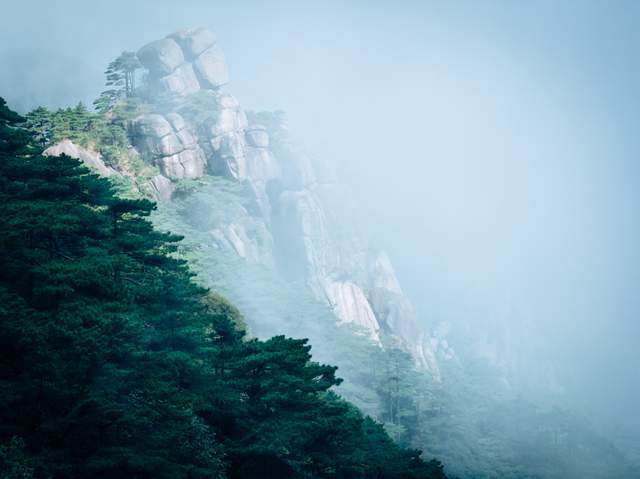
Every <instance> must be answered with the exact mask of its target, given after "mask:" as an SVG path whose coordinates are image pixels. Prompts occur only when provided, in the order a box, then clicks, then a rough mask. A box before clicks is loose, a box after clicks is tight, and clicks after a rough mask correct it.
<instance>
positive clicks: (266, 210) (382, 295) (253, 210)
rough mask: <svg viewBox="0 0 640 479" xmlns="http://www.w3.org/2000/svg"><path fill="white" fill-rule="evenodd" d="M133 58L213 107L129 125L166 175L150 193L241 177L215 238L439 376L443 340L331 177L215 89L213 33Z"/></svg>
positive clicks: (175, 37)
mask: <svg viewBox="0 0 640 479" xmlns="http://www.w3.org/2000/svg"><path fill="white" fill-rule="evenodd" d="M138 56H139V58H140V61H141V63H142V64H143V65H144V66H145V67H146V68H147V69H148V71H149V87H150V91H151V92H152V93H154V94H170V95H173V96H174V97H178V98H179V97H181V96H186V95H190V94H193V93H196V92H200V93H198V94H199V95H204V96H203V97H201V98H203V99H204V100H206V105H208V106H207V108H208V109H209V110H210V111H208V110H207V111H206V112H205V115H204V118H205V119H204V120H203V119H202V118H200V119H199V120H198V121H197V122H196V121H195V120H193V118H191V119H190V118H188V117H185V116H183V115H181V114H178V113H177V112H171V113H168V114H146V115H142V116H140V117H139V118H137V119H136V120H135V121H134V122H133V125H132V128H131V131H132V140H133V143H134V145H135V146H136V148H137V149H138V151H140V153H141V155H142V156H143V157H144V158H145V159H147V161H149V162H151V163H153V164H155V165H157V166H158V167H159V168H160V171H161V173H162V175H160V176H158V177H156V178H154V179H153V181H152V183H151V184H152V189H153V190H154V196H155V197H156V198H158V199H162V200H167V199H169V198H170V197H171V195H172V193H173V190H174V186H173V183H172V181H173V180H179V179H194V178H199V177H201V176H203V175H204V174H205V173H209V174H212V175H221V176H225V177H227V178H229V179H231V180H235V181H239V182H243V183H245V184H246V185H247V186H248V188H249V191H250V192H251V196H252V201H251V204H250V205H248V206H247V208H246V209H244V208H243V209H242V211H239V212H236V215H235V218H234V219H233V220H232V221H230V222H229V221H227V222H224V223H221V224H218V225H217V226H215V227H213V228H212V229H210V230H209V233H210V235H211V238H212V241H213V242H214V243H216V244H217V245H218V247H225V248H227V249H228V250H229V251H233V253H234V254H236V255H238V256H239V257H241V258H244V259H246V260H247V261H252V262H256V263H261V264H274V265H277V268H278V270H279V271H280V274H282V275H283V276H284V277H286V278H290V279H292V280H295V281H300V280H302V281H306V283H307V284H308V285H309V287H310V288H311V290H312V291H313V293H314V295H315V297H316V298H317V299H319V300H321V301H323V302H325V303H326V304H327V305H328V306H330V308H331V309H332V310H333V312H334V315H335V317H336V320H337V321H338V322H340V323H351V324H355V325H357V326H359V327H360V328H362V330H363V331H364V332H365V334H367V335H368V336H369V337H370V338H372V339H373V340H374V341H379V335H380V334H381V333H385V334H387V335H390V336H391V337H392V338H395V341H396V343H397V344H398V345H399V346H400V347H402V348H403V349H405V350H406V351H408V352H410V353H411V354H412V355H413V357H414V358H415V360H416V363H417V364H418V365H419V366H420V367H423V368H425V369H429V370H430V371H432V372H433V374H434V375H435V376H436V377H437V375H438V361H437V359H436V353H437V351H438V350H439V349H441V347H442V345H441V344H440V343H439V342H438V341H437V340H434V339H433V338H432V337H430V336H429V335H427V334H426V332H425V331H424V330H422V328H420V327H419V325H418V323H417V321H416V319H415V313H414V311H413V308H412V306H411V304H410V302H409V301H408V299H407V298H406V296H405V295H404V294H403V292H402V289H401V287H400V284H399V282H398V280H397V278H396V275H395V272H394V271H393V267H392V265H391V262H390V261H389V258H388V257H387V256H386V255H385V254H383V253H379V252H378V253H375V252H374V253H373V254H372V253H371V252H370V251H369V249H368V247H367V245H366V243H365V242H363V241H362V240H361V239H360V238H359V235H358V234H357V231H356V229H355V228H354V227H353V225H352V219H353V217H351V218H347V219H343V218H342V217H347V215H345V213H344V212H343V211H342V210H345V206H346V203H347V202H346V201H345V195H344V192H343V191H341V189H340V188H339V187H338V186H337V185H338V184H339V179H338V178H337V175H336V174H335V173H331V172H329V171H317V170H316V168H314V166H313V165H312V162H311V161H310V159H309V158H308V156H306V155H305V154H304V153H302V152H300V151H298V150H296V148H295V147H294V146H293V145H292V144H291V143H290V141H289V139H288V131H287V128H286V125H285V124H284V123H283V121H282V120H281V118H280V117H278V116H277V115H276V116H273V115H272V116H269V115H266V116H265V115H263V116H262V117H259V118H253V119H252V120H251V121H249V120H248V118H247V115H246V114H245V112H244V111H243V110H242V109H241V107H240V104H239V103H238V101H237V100H236V99H235V98H234V97H233V96H231V95H229V94H227V93H223V92H222V91H221V90H220V88H221V87H222V86H223V85H225V84H226V83H227V81H228V72H227V66H226V63H225V58H224V54H223V52H222V50H221V49H220V47H219V46H218V45H217V43H216V37H215V35H214V34H213V33H211V32H210V31H208V30H206V29H202V28H198V29H190V30H181V31H178V32H175V33H172V34H171V35H169V36H168V37H167V38H164V39H162V40H158V41H155V42H151V43H150V44H148V45H146V46H144V47H143V48H141V49H140V51H139V52H138ZM174 104H177V105H179V104H180V103H179V102H178V103H174ZM178 109H180V107H179V106H178ZM180 111H182V110H180ZM185 115H186V113H185ZM258 116H260V115H258ZM265 122H266V123H265ZM196 123H197V124H196Z"/></svg>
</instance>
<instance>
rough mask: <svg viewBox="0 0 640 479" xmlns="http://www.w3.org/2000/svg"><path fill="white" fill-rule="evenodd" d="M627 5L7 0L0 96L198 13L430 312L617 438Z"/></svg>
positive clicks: (632, 424)
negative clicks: (337, 181)
mask: <svg viewBox="0 0 640 479" xmlns="http://www.w3.org/2000/svg"><path fill="white" fill-rule="evenodd" d="M639 22H640V4H639V3H637V2H633V1H628V2H623V1H618V2H601V1H587V0H583V1H575V2H553V1H549V2H546V1H535V2H533V1H531V2H488V1H486V2H485V1H483V2H478V1H469V2H463V1H460V2H417V1H416V2H410V1H402V2H364V1H363V2H349V3H348V4H347V2H313V3H312V2H249V1H242V2H231V1H225V2H223V1H202V2H196V1H191V2H186V1H181V2H178V1H158V0H155V1H119V0H118V1H112V2H87V1H80V0H77V1H56V2H50V1H45V0H41V1H22V2H12V3H11V4H8V3H7V4H5V5H3V7H2V24H3V26H2V29H1V30H0V65H2V68H1V69H0V95H2V96H4V97H6V98H7V100H8V102H9V104H10V105H11V106H12V107H14V108H17V109H19V110H22V111H25V110H28V109H30V108H33V107H35V106H37V105H40V104H45V105H47V106H50V107H58V106H67V105H69V104H73V103H76V102H78V101H80V100H82V101H84V102H86V103H88V104H90V103H91V101H92V99H93V98H95V97H96V96H97V94H98V93H99V92H100V91H101V89H102V83H103V75H102V71H103V70H104V68H105V66H106V65H107V64H108V63H109V61H111V60H112V59H113V58H114V57H116V56H117V55H118V54H119V53H120V52H121V51H123V50H127V49H128V50H135V49H136V48H137V47H138V46H140V45H142V44H144V43H146V42H148V41H150V40H153V39H155V38H160V37H162V36H164V35H166V33H167V32H170V31H173V30H175V29H177V28H179V27H182V26H193V25H203V26H206V27H209V28H211V29H212V30H214V31H215V32H216V33H217V35H218V38H219V42H220V45H221V46H222V48H223V49H224V51H225V54H226V57H227V62H228V64H229V69H230V75H231V80H230V84H229V86H228V87H227V90H228V91H230V92H232V93H233V94H234V95H235V96H236V97H237V98H238V99H239V100H240V102H241V104H242V106H243V107H245V108H248V109H254V110H260V109H269V110H272V109H282V110H285V111H286V112H287V116H288V118H289V123H290V125H291V129H292V130H293V132H294V133H295V134H296V136H297V137H298V138H299V139H300V141H301V142H302V143H304V145H305V147H306V148H307V150H308V151H309V152H311V154H312V155H313V156H314V157H316V158H317V159H318V160H319V161H329V162H331V163H332V164H333V165H334V167H335V168H336V170H337V172H338V173H339V176H340V178H341V181H343V182H345V183H346V184H347V185H349V187H350V188H351V189H352V191H353V195H354V198H355V201H356V204H357V205H358V208H359V211H360V212H361V215H362V217H361V218H360V220H361V223H362V224H364V225H365V228H366V229H368V230H369V234H370V235H371V236H372V237H373V238H374V240H375V241H376V242H377V243H378V244H379V245H380V246H382V247H384V248H385V249H386V250H387V251H388V252H389V255H390V257H391V259H392V260H393V262H394V264H395V265H396V269H397V273H398V276H399V278H400V281H401V283H402V285H403V287H404V289H405V292H406V293H408V295H409V297H410V298H411V300H412V301H413V303H414V305H415V307H416V309H417V311H418V313H419V317H420V320H421V322H423V324H424V325H425V327H427V328H429V329H430V330H432V331H440V332H446V334H447V335H448V337H450V338H451V343H452V344H453V346H454V347H456V344H459V345H460V346H459V347H460V348H466V347H470V346H469V344H472V343H473V344H475V346H473V347H475V348H476V349H477V348H478V344H481V345H484V346H483V348H484V349H483V350H482V351H480V353H481V354H485V355H487V356H491V357H495V355H498V356H501V358H499V359H500V360H503V359H504V360H505V361H507V362H510V363H511V364H516V365H517V371H515V372H514V373H513V374H514V377H515V380H516V382H517V384H518V385H519V387H521V388H522V389H523V391H526V392H527V393H530V394H532V395H534V396H536V395H539V396H542V397H543V398H544V397H545V396H546V395H548V394H549V393H550V392H553V393H558V394H560V395H562V396H563V397H565V398H568V400H570V401H571V403H572V404H573V405H574V406H575V407H576V408H577V409H579V410H580V411H582V412H584V413H585V414H587V415H589V417H591V418H592V419H593V420H594V421H595V422H596V423H597V424H598V425H599V427H601V428H603V429H605V430H607V431H609V432H612V433H613V434H619V433H620V432H621V431H623V430H624V431H627V432H628V431H637V430H639V429H640V415H638V414H637V410H636V407H637V405H638V404H640V352H639V351H638V345H639V343H640V291H639V287H640V247H639V245H640V197H639V194H640V193H639V191H640V135H639V134H638V131H637V130H638V125H639V124H640V93H638V88H639V85H640V55H639V54H638V53H639V47H640V36H639V34H638V31H637V26H638V24H639ZM481 349H482V348H481ZM505 358H506V359H505ZM498 362H499V361H498Z"/></svg>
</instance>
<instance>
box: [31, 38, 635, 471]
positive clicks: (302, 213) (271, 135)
mask: <svg viewBox="0 0 640 479" xmlns="http://www.w3.org/2000/svg"><path fill="white" fill-rule="evenodd" d="M132 55H133V54H132ZM134 56H135V57H137V58H139V60H140V62H141V65H142V66H143V67H144V70H145V71H144V75H142V77H143V78H146V82H144V83H143V84H142V86H141V87H139V88H137V89H135V90H133V91H119V92H116V93H117V94H116V95H115V97H114V98H113V99H112V100H109V98H110V97H109V95H111V94H109V95H107V97H106V98H107V100H109V101H107V107H106V108H103V109H102V111H101V113H100V114H92V113H88V112H87V111H86V109H84V110H83V108H81V107H80V106H79V107H76V108H75V109H67V110H63V111H61V112H57V113H55V114H54V115H52V116H51V117H49V116H47V115H46V114H43V115H40V114H38V113H37V111H36V112H34V114H30V121H31V124H32V128H33V129H34V131H35V132H39V131H42V132H43V133H42V135H41V140H42V142H43V143H44V144H46V145H53V147H52V149H50V150H48V152H49V153H52V154H56V152H60V151H64V152H69V153H70V154H74V156H77V157H78V158H81V159H83V161H85V162H86V163H87V164H89V165H90V166H92V167H94V168H98V169H99V170H100V169H102V170H103V171H104V172H105V173H108V174H109V175H110V178H111V180H112V181H114V182H115V183H116V184H118V185H120V187H121V191H122V192H123V194H126V195H137V196H139V195H143V196H146V197H152V198H154V199H156V200H157V201H158V202H159V206H158V210H157V212H155V213H154V214H153V221H154V222H155V224H156V225H158V227H159V228H161V229H162V230H166V231H171V232H174V233H178V234H182V235H184V236H185V240H184V242H183V243H182V246H181V247H180V249H179V251H178V254H179V255H180V256H181V257H183V258H186V259H188V260H189V262H190V264H191V265H192V268H193V269H194V271H195V272H197V274H198V276H197V279H198V281H199V282H200V283H201V284H203V285H205V286H207V287H211V288H213V289H214V290H215V291H218V292H221V293H223V294H224V295H225V296H227V297H228V298H230V299H231V300H232V301H233V303H234V304H236V305H237V306H238V308H239V309H240V311H241V312H242V314H243V315H244V317H245V318H246V321H247V323H248V325H249V330H250V334H252V335H254V336H256V337H259V338H267V337H270V336H272V335H274V334H282V333H286V334H289V335H292V336H295V337H307V338H310V340H311V343H312V344H313V345H314V349H313V353H314V359H316V360H321V361H326V362H330V363H332V364H337V365H338V366H339V368H340V369H339V371H340V375H341V377H344V378H345V382H344V383H343V384H342V385H340V387H339V389H338V390H339V392H340V393H341V394H342V395H344V396H345V397H347V398H349V399H350V400H351V401H353V402H354V403H355V404H357V405H358V406H359V407H361V408H362V409H363V410H364V411H365V412H366V413H368V414H370V415H371V416H372V417H374V418H376V419H378V420H380V421H382V422H383V423H384V424H385V427H386V429H387V431H389V432H390V433H391V435H392V436H393V437H394V438H395V439H396V440H398V441H400V442H402V443H405V444H411V445H414V446H418V447H420V448H423V449H425V452H426V454H427V455H428V456H438V457H442V458H446V462H448V463H450V466H449V467H450V468H451V469H450V470H451V471H452V472H453V473H454V474H457V475H461V476H462V477H476V478H498V477H499V478H522V477H532V478H533V477H548V478H556V477H583V476H584V474H585V472H589V473H591V474H592V475H594V477H627V476H628V474H627V465H626V464H625V461H624V458H622V457H621V456H620V455H619V454H618V453H617V451H615V450H614V449H611V448H607V446H606V441H602V440H601V439H600V438H598V437H597V434H595V433H594V432H593V431H592V430H590V429H589V427H588V424H585V423H584V422H583V421H581V420H580V418H577V417H574V416H573V415H571V414H568V413H567V412H566V411H558V410H555V409H553V408H552V407H539V406H536V405H534V404H531V403H529V402H527V401H526V400H522V399H521V398H519V397H518V391H517V390H516V389H515V388H511V387H505V386H504V384H502V382H501V381H500V380H499V378H501V377H502V376H503V375H501V374H500V371H496V367H495V365H494V364H491V363H490V362H488V364H485V362H484V361H485V359H486V358H483V356H482V355H478V356H473V359H472V360H469V358H470V357H471V356H470V355H467V356H464V357H463V356H462V352H461V354H460V358H459V357H458V356H457V355H456V353H454V351H453V350H452V349H451V347H450V346H449V344H448V342H447V341H446V340H445V339H444V338H441V337H433V336H432V335H430V334H429V331H426V330H424V329H422V328H421V327H419V325H418V323H417V321H416V318H415V313H414V311H413V308H412V307H411V303H410V301H409V300H408V299H407V297H406V296H405V295H404V294H403V291H402V288H401V286H400V284H399V281H398V279H397V278H396V276H395V273H394V271H393V266H392V265H391V262H390V261H389V258H388V257H387V256H386V255H385V254H384V252H381V251H378V250H376V249H375V248H373V247H371V245H370V244H369V242H368V241H367V240H366V238H365V237H363V236H362V235H361V234H359V231H358V227H357V225H356V224H355V223H356V221H355V219H356V218H357V216H358V215H357V210H356V211H355V212H354V211H353V208H352V207H351V202H350V200H349V195H348V192H345V191H344V190H343V189H342V188H341V187H340V178H339V175H336V174H335V173H332V172H330V171H326V168H323V166H324V165H323V164H322V163H321V164H314V163H313V162H312V161H311V160H310V159H309V157H308V156H307V155H306V154H305V153H304V152H303V151H302V150H301V149H300V148H299V147H297V146H296V145H295V144H293V143H292V142H291V141H290V139H289V133H288V128H287V125H286V122H285V121H284V118H283V115H282V114H281V113H277V112H251V111H244V110H243V109H242V108H241V107H240V104H239V102H238V101H237V100H236V99H235V98H234V97H233V96H231V95H230V94H228V93H226V90H225V88H226V84H227V82H228V72H227V68H226V65H225V62H224V55H223V53H222V51H221V49H220V48H219V46H218V45H217V41H216V39H215V36H214V35H213V34H212V33H210V32H207V31H206V30H204V29H195V30H187V31H181V32H176V33H174V34H171V35H169V36H168V37H167V38H164V39H161V40H158V41H155V42H152V43H150V44H149V45H146V46H144V47H143V48H141V49H140V50H139V52H138V54H137V56H136V55H134ZM134 73H135V72H134ZM107 93H109V92H107ZM100 105H104V101H101V102H100ZM40 113H42V112H40ZM43 125H44V126H43ZM74 125H75V126H74ZM78 125H80V126H78ZM70 142H71V143H70ZM113 172H115V173H113ZM481 333H482V332H481ZM483 334H485V335H486V332H485V333H483ZM478 336H479V337H484V336H483V335H482V334H479V335H478ZM489 339H495V338H489ZM456 347H457V348H458V347H460V344H459V343H456ZM514 424H516V425H517V427H515V428H514V426H513V425H514ZM598 454H601V456H598ZM598 462H602V463H603V464H604V466H599V465H598V464H597V463H598Z"/></svg>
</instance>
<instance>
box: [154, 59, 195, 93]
mask: <svg viewBox="0 0 640 479" xmlns="http://www.w3.org/2000/svg"><path fill="white" fill-rule="evenodd" d="M156 85H157V86H156V89H157V91H158V93H161V94H162V93H174V94H176V95H180V96H186V95H190V94H192V93H195V92H197V91H199V90H200V83H199V82H198V78H197V77H196V74H195V72H194V71H193V66H192V65H191V63H183V64H182V65H180V66H179V67H177V68H176V69H175V70H174V71H173V72H171V73H170V74H169V75H166V76H163V77H161V78H159V79H158V80H157V83H156Z"/></svg>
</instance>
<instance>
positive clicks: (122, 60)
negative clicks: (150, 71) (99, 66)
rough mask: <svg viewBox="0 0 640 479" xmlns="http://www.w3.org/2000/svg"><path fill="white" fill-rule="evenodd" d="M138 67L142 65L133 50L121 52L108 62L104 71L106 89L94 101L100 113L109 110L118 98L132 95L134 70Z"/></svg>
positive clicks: (134, 79) (134, 80) (134, 81)
mask: <svg viewBox="0 0 640 479" xmlns="http://www.w3.org/2000/svg"><path fill="white" fill-rule="evenodd" d="M140 68H142V65H141V64H140V60H138V57H137V56H136V54H135V53H134V52H122V53H121V54H120V56H119V57H118V58H116V59H115V60H114V61H112V62H111V63H109V66H108V67H107V70H106V71H105V72H104V75H105V77H106V82H105V84H106V86H107V87H108V89H107V90H105V91H103V92H102V93H101V94H100V96H99V97H98V99H97V100H96V101H95V102H94V106H95V107H96V110H98V111H99V112H100V113H107V112H110V111H112V110H113V108H114V107H115V106H116V105H117V103H118V101H119V100H120V99H122V98H129V97H131V96H133V94H134V93H135V91H136V71H137V70H139V69H140Z"/></svg>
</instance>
